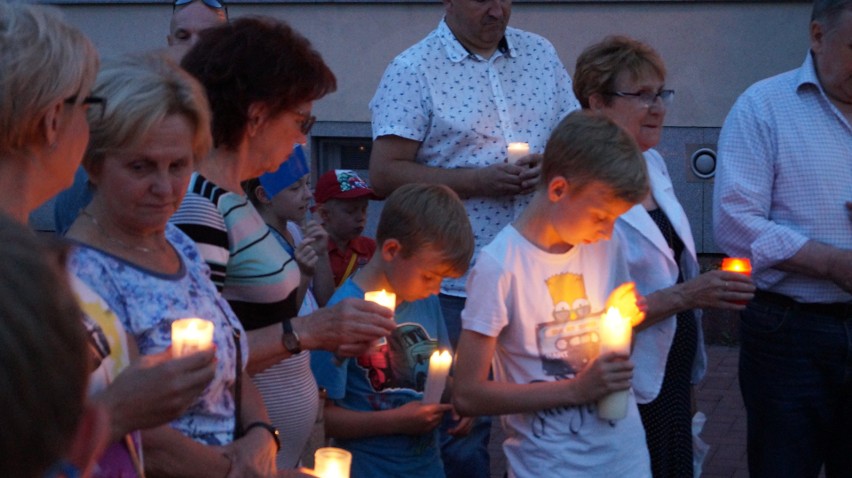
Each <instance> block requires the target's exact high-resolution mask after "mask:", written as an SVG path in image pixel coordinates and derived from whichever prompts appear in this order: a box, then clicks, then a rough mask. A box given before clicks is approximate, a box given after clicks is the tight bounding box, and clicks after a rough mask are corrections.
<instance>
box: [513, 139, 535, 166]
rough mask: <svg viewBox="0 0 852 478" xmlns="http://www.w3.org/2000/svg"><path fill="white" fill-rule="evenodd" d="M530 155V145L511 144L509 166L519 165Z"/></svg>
mask: <svg viewBox="0 0 852 478" xmlns="http://www.w3.org/2000/svg"><path fill="white" fill-rule="evenodd" d="M528 154H530V145H529V143H509V164H515V163H517V162H518V160H519V159H521V158H523V157H524V156H526V155H528Z"/></svg>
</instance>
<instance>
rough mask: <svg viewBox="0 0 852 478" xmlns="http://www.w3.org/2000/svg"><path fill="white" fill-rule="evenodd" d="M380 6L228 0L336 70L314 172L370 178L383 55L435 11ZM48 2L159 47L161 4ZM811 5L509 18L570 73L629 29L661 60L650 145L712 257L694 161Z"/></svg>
mask: <svg viewBox="0 0 852 478" xmlns="http://www.w3.org/2000/svg"><path fill="white" fill-rule="evenodd" d="M378 1H380V2H383V3H378V2H376V3H367V2H362V1H359V0H343V1H342V2H341V1H337V2H314V1H311V0H302V1H300V2H299V3H291V2H276V1H272V0H258V1H257V2H256V3H247V2H243V1H241V0H233V1H231V2H229V9H230V13H231V16H232V17H238V16H242V15H250V14H260V15H271V16H274V17H277V18H280V19H283V20H285V21H287V22H289V23H290V24H292V25H294V26H295V27H296V28H297V29H298V30H299V31H301V32H302V33H303V34H304V35H305V36H306V37H308V38H309V39H310V40H311V42H312V43H313V44H314V45H315V47H316V48H317V49H318V50H319V51H320V53H322V55H323V57H324V58H325V60H326V61H327V62H328V64H329V65H330V66H331V68H332V69H333V70H334V72H335V74H336V75H337V78H338V85H339V87H338V91H337V92H335V93H334V94H332V95H329V96H328V97H326V98H324V99H322V100H321V101H319V102H317V104H316V105H315V106H314V113H315V114H316V115H317V117H318V119H319V121H318V122H317V125H316V126H315V127H314V133H313V139H312V144H311V147H312V151H311V155H312V157H313V159H314V161H315V163H314V164H315V166H316V170H319V171H320V172H321V171H324V170H325V169H327V168H330V167H336V166H337V165H339V164H340V163H339V160H340V158H341V157H344V156H346V157H350V158H351V157H355V158H358V159H357V161H354V162H353V163H352V165H347V167H352V168H354V169H359V170H360V171H361V173H362V174H365V175H366V174H367V171H366V160H365V159H364V157H366V156H365V155H366V153H361V154H359V153H358V152H359V151H361V152H363V151H368V150H369V137H370V124H369V121H370V112H369V109H368V107H367V104H368V103H369V101H370V99H371V98H372V95H373V92H374V91H375V89H376V86H377V85H378V82H379V79H380V78H381V75H382V73H383V72H384V69H385V67H386V66H387V64H388V63H389V62H390V60H391V59H392V58H393V57H394V56H396V55H397V54H398V53H400V52H401V51H402V50H404V49H405V48H407V47H408V46H410V45H412V44H413V43H415V42H417V41H418V40H420V39H421V38H423V37H424V36H425V35H426V34H427V33H428V32H430V31H431V30H433V29H434V28H435V27H436V26H437V24H438V22H439V21H440V20H441V17H442V15H443V6H442V4H441V3H440V2H438V1H428V2H418V1H416V0H415V1H411V0H401V1H392V0H391V1H387V0H378ZM55 2H56V3H58V4H59V6H60V8H61V9H63V10H64V11H65V12H66V15H67V18H68V19H69V20H70V21H71V22H72V23H74V24H76V25H77V26H79V27H80V28H82V29H83V30H84V31H85V32H86V33H87V34H88V35H89V36H90V37H91V38H92V39H93V40H94V42H95V43H96V45H97V47H98V49H99V50H100V51H101V53H102V54H103V55H116V54H122V53H125V52H138V51H145V50H150V49H155V48H162V47H164V46H165V45H166V35H167V33H168V23H169V18H170V17H171V11H172V9H171V5H170V2H167V1H166V0H162V1H157V2H152V1H150V0H115V1H110V0H90V1H89V2H85V3H84V2H79V1H75V0H55ZM134 2H135V3H134ZM810 9H811V3H810V2H809V1H796V0H793V1H758V2H743V1H737V0H732V1H718V0H714V1H693V0H685V1H677V0H674V1H657V2H641V1H635V0H627V1H619V0H601V1H589V0H581V1H567V2H564V1H559V0H545V1H541V2H517V1H516V3H515V5H514V6H513V9H512V19H511V22H510V24H511V25H512V26H515V27H518V28H521V29H524V30H528V31H532V32H535V33H539V34H541V35H543V36H544V37H546V38H548V39H549V40H550V41H551V42H552V43H553V44H554V45H555V46H556V49H557V51H558V52H559V55H560V57H561V58H562V61H563V63H564V64H565V66H566V68H567V69H568V72H569V73H573V70H574V62H575V60H576V58H577V56H578V55H579V53H580V52H581V51H582V50H583V48H585V47H586V46H588V45H590V44H591V43H594V42H596V41H598V40H600V39H601V38H603V37H604V36H606V35H609V34H616V33H619V34H626V35H630V36H633V37H635V38H638V39H640V40H643V41H646V42H648V43H650V44H651V45H653V46H654V47H655V48H656V49H657V50H658V51H659V52H660V54H661V55H662V57H663V59H664V60H665V61H666V63H667V66H668V71H669V75H668V79H667V84H668V86H669V87H671V88H673V89H674V90H675V91H676V95H675V101H674V103H673V105H672V106H671V107H670V108H669V111H668V114H667V117H666V123H665V124H666V131H665V133H664V135H663V139H662V141H661V143H660V144H659V145H658V147H657V150H658V151H659V152H660V153H661V154H662V155H663V157H664V158H666V162H667V165H668V168H669V172H670V174H671V177H672V181H673V183H674V186H675V191H676V193H677V195H678V198H679V199H680V201H681V203H682V204H683V206H684V209H685V210H686V212H687V214H688V216H689V218H690V222H691V226H692V230H693V234H694V236H695V238H696V244H697V250H698V251H699V252H703V253H717V252H719V251H718V248H717V247H716V245H715V242H714V240H713V234H712V209H711V205H712V193H713V183H712V178H710V179H701V178H698V177H697V176H696V175H695V174H694V173H693V172H692V169H691V164H692V159H691V158H692V156H693V155H694V154H695V152H696V151H698V150H699V149H700V148H701V147H705V146H706V147H709V148H710V149H711V150H714V149H715V143H716V141H717V140H718V136H719V129H720V127H721V126H722V123H723V121H724V119H725V116H726V115H727V112H728V110H729V109H730V107H731V106H732V105H733V103H734V101H735V100H736V98H737V97H738V95H739V94H740V93H742V91H743V90H744V89H745V88H747V87H748V86H749V85H750V84H752V83H754V82H755V81H757V80H759V79H762V78H765V77H768V76H771V75H774V74H777V73H780V72H783V71H786V70H789V69H792V68H796V67H798V66H799V65H801V63H802V61H803V60H804V58H805V54H806V52H807V51H808V46H809V45H808V21H809V18H810ZM339 137H353V138H357V139H355V140H352V141H354V143H352V142H350V143H349V149H348V150H345V149H342V148H340V147H337V149H334V148H335V147H336V146H329V147H327V146H326V144H327V143H321V141H323V140H324V139H325V138H339ZM338 144H340V143H338ZM327 148H330V149H327ZM329 151H330V152H329ZM359 156H360V158H359ZM380 207H381V204H380V203H374V204H373V205H371V208H370V212H369V215H370V221H369V224H368V234H369V231H371V230H373V229H371V228H374V227H375V222H376V221H377V219H378V214H379V211H380Z"/></svg>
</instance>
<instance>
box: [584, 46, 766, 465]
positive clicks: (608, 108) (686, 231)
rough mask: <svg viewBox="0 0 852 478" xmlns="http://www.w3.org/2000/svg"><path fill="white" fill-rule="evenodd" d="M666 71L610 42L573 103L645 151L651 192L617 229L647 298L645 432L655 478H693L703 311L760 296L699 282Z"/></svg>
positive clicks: (641, 358) (591, 52)
mask: <svg viewBox="0 0 852 478" xmlns="http://www.w3.org/2000/svg"><path fill="white" fill-rule="evenodd" d="M665 81H666V68H665V65H664V64H663V60H662V59H661V58H660V56H659V55H658V54H657V52H656V51H654V49H653V48H651V47H650V46H648V45H646V44H644V43H641V42H638V41H636V40H633V39H630V38H627V37H623V36H612V37H607V38H605V39H604V40H603V41H601V42H600V43H596V44H594V45H592V46H590V47H588V48H587V49H586V50H585V51H583V53H582V54H580V57H579V58H578V59H577V65H576V70H575V73H574V94H575V95H576V96H577V99H578V100H579V101H580V104H581V105H582V106H583V108H585V109H589V110H592V111H596V112H599V113H601V114H603V115H605V116H607V117H609V118H610V119H612V120H613V121H615V122H616V123H617V124H618V125H619V126H621V127H622V128H624V129H625V130H626V131H627V132H629V133H630V134H631V135H632V136H633V139H634V140H635V141H636V143H637V144H638V145H639V147H640V149H641V150H642V151H644V156H645V161H646V164H647V166H648V173H649V178H650V183H651V184H650V186H651V192H650V194H649V195H648V197H646V198H645V200H644V201H642V203H641V204H637V205H636V206H634V207H633V208H632V209H630V210H629V211H628V212H627V213H625V214H624V215H622V216H621V217H620V218H619V219H618V221H617V222H616V226H615V229H616V233H618V234H621V235H622V236H624V239H625V240H624V242H623V243H624V244H626V249H627V259H628V265H629V267H630V272H631V275H632V277H633V279H634V280H635V281H636V288H637V289H638V290H639V292H640V293H641V294H642V295H644V296H645V297H646V298H647V301H648V310H647V312H646V319H645V321H644V322H643V323H642V324H641V325H639V326H637V327H636V330H637V333H636V335H635V341H634V350H633V354H632V360H633V362H634V363H635V364H636V369H635V371H634V375H633V391H634V393H635V394H636V401H637V403H638V404H639V412H640V414H641V416H642V422H643V424H644V426H645V434H646V439H647V442H648V450H649V452H650V454H651V468H652V471H653V474H654V477H655V478H661V477H675V478H683V477H689V476H693V459H692V453H693V451H692V450H693V447H692V431H691V423H692V415H693V410H692V404H693V400H692V392H693V384H695V383H698V381H699V380H701V378H702V376H703V375H704V371H705V368H706V354H705V351H704V338H703V334H702V330H701V322H700V318H701V312H702V311H701V308H703V307H715V308H721V309H730V310H740V309H743V308H744V306H743V305H741V301H746V300H749V299H750V298H751V297H752V291H753V290H754V287H753V286H752V284H751V281H750V280H749V279H748V278H747V277H746V276H744V275H742V274H737V273H733V272H723V271H712V272H707V273H705V274H699V272H700V270H699V265H698V261H697V258H696V254H695V243H694V240H693V237H692V232H691V230H690V228H689V222H688V220H687V217H686V214H685V213H684V210H683V208H682V207H681V205H680V203H679V202H678V200H677V198H676V197H675V194H674V187H673V186H672V182H671V179H670V177H669V174H668V171H667V169H666V164H665V161H664V160H663V158H662V157H661V156H660V154H659V153H658V152H657V151H655V150H654V149H652V148H653V147H654V146H656V145H657V143H658V142H659V141H660V135H661V134H662V129H663V120H664V118H665V115H666V109H667V108H668V106H669V105H670V104H671V101H672V99H673V97H674V91H672V90H669V89H666V86H665Z"/></svg>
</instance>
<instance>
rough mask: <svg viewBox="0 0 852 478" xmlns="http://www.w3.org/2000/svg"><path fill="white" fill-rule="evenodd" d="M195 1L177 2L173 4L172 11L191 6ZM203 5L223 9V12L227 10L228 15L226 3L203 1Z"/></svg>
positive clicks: (213, 0) (211, 0) (210, 0)
mask: <svg viewBox="0 0 852 478" xmlns="http://www.w3.org/2000/svg"><path fill="white" fill-rule="evenodd" d="M194 1H195V0H175V3H173V4H172V10H174V9H175V8H177V7H180V6H183V5H189V4H190V3H192V2H194ZM201 3H203V4H205V5H207V6H208V7H210V8H215V9H217V10H218V9H223V10H225V14H227V13H228V6H227V5H225V3H224V2H221V1H219V0H201Z"/></svg>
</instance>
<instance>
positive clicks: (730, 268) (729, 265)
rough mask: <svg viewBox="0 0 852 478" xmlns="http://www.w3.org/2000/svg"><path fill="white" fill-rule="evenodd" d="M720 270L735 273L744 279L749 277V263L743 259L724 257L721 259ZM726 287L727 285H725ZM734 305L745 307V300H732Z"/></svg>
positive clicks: (746, 302) (746, 259)
mask: <svg viewBox="0 0 852 478" xmlns="http://www.w3.org/2000/svg"><path fill="white" fill-rule="evenodd" d="M722 270H723V271H727V272H737V273H740V274H742V275H744V276H746V277H751V261H750V260H748V258H745V257H726V258H724V259H722ZM725 286H726V287H727V283H726V284H725ZM729 302H733V303H735V304H740V305H746V304H748V301H747V300H732V301H729Z"/></svg>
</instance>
